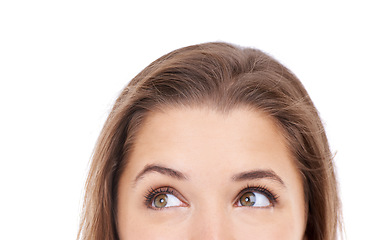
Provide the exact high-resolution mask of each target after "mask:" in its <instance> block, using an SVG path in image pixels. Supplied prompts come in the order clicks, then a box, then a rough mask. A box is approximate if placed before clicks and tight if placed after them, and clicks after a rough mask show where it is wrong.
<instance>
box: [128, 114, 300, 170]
mask: <svg viewBox="0 0 370 240" xmlns="http://www.w3.org/2000/svg"><path fill="white" fill-rule="evenodd" d="M152 163H156V164H165V165H171V166H173V167H175V168H177V169H182V170H183V171H184V172H185V173H192V174H195V175H197V174H198V175H201V174H204V171H209V169H210V166H212V167H211V169H212V172H210V173H209V174H218V175H219V176H221V175H227V174H230V173H231V172H239V171H240V170H241V169H243V170H248V169H259V168H269V169H271V168H272V169H274V171H276V172H281V174H282V175H284V172H286V171H287V169H290V170H291V171H296V169H295V164H294V161H293V160H292V158H291V157H290V154H289V151H288V149H287V147H286V144H285V139H284V137H283V135H282V133H281V131H280V129H279V128H278V127H277V126H276V124H275V123H274V121H273V119H272V118H271V117H269V116H267V115H265V114H264V113H262V112H259V111H256V110H251V109H247V108H237V109H234V110H231V111H230V112H229V113H227V114H224V113H219V112H217V111H214V110H210V109H207V108H175V109H173V108H168V109H164V110H163V111H161V112H152V113H150V114H149V115H148V116H147V118H146V120H145V122H144V123H143V125H142V126H141V129H140V130H139V132H138V135H137V136H136V140H135V143H134V147H133V151H132V154H131V156H130V159H129V162H128V167H129V168H130V169H134V171H135V172H138V171H140V169H141V168H143V167H144V166H145V165H147V164H152ZM207 169H208V170H207Z"/></svg>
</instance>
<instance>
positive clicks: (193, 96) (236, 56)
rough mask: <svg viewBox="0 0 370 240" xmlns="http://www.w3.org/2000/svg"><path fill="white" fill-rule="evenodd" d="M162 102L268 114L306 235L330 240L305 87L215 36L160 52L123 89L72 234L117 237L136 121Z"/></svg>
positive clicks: (331, 219) (332, 188)
mask: <svg viewBox="0 0 370 240" xmlns="http://www.w3.org/2000/svg"><path fill="white" fill-rule="evenodd" d="M164 106H172V107H183V106H208V107H211V108H213V109H215V110H217V111H220V112H227V111H230V110H232V109H233V108H237V107H238V106H239V107H240V106H249V107H252V108H253V109H256V110H259V111H262V112H264V113H266V114H268V115H269V116H272V117H273V118H274V120H275V122H276V124H277V125H278V126H279V127H280V129H281V130H282V132H283V134H284V136H285V138H286V140H287V143H288V147H289V150H290V153H291V154H292V156H293V157H294V159H295V163H296V166H297V168H298V169H299V171H300V173H301V176H302V181H303V185H304V186H303V187H304V193H305V202H306V206H305V209H306V215H307V225H306V232H305V236H306V238H307V239H313V240H333V239H336V238H337V227H338V224H340V221H339V219H340V201H339V198H338V191H337V181H336V177H335V172H334V167H333V162H332V154H331V152H330V148H329V144H328V140H327V137H326V134H325V131H324V127H323V125H322V122H321V120H320V117H319V114H318V112H317V110H316V108H315V106H314V104H313V103H312V101H311V99H310V97H309V95H308V93H307V92H306V90H305V88H304V87H303V85H302V84H301V82H300V81H299V80H298V79H297V77H296V76H295V75H294V74H293V73H291V72H290V71H289V70H288V69H287V68H286V67H284V66H283V65H281V64H280V63H279V62H277V61H276V60H275V59H273V58H272V57H270V56H268V55H267V54H265V53H263V52H261V51H259V50H256V49H251V48H242V47H238V46H234V45H231V44H227V43H218V42H215V43H205V44H199V45H194V46H189V47H185V48H181V49H178V50H175V51H173V52H171V53H168V54H166V55H164V56H162V57H161V58H159V59H157V60H156V61H154V62H153V63H151V64H150V65H149V66H148V67H146V68H145V69H144V70H143V71H142V72H140V73H139V74H138V75H137V76H136V77H135V78H134V79H133V80H132V81H131V82H130V83H129V84H128V85H127V86H126V87H125V88H124V90H123V91H122V93H121V94H120V96H119V97H118V99H117V100H116V102H115V104H114V106H113V109H112V111H111V113H110V115H109V117H108V119H107V121H106V123H105V125H104V127H103V129H102V132H101V134H100V136H99V139H98V141H97V144H96V147H95V150H94V154H93V157H92V160H91V166H90V172H89V175H88V178H87V182H86V193H85V199H84V205H83V211H82V217H81V223H80V229H79V233H78V238H80V239H89V240H91V239H112V240H113V239H118V234H117V229H116V205H117V199H116V198H117V185H118V180H119V178H120V176H121V173H122V172H123V170H124V168H125V165H126V163H127V159H128V155H129V153H130V150H131V149H132V145H133V144H134V141H135V136H136V133H137V131H138V129H139V128H140V126H141V124H142V122H143V120H144V119H145V117H146V116H147V114H148V112H150V111H158V110H159V109H160V108H161V107H164Z"/></svg>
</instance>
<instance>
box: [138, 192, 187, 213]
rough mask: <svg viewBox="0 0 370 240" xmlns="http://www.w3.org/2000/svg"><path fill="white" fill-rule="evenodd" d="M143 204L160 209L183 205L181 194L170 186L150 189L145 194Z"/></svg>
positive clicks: (184, 204)
mask: <svg viewBox="0 0 370 240" xmlns="http://www.w3.org/2000/svg"><path fill="white" fill-rule="evenodd" d="M145 199H146V200H145V205H146V206H147V207H148V208H151V209H155V210H160V209H164V208H170V207H185V206H187V204H186V203H184V201H183V200H180V199H182V197H181V194H180V193H178V192H177V191H176V190H174V189H172V188H170V187H161V188H158V189H151V190H149V191H148V193H147V195H146V196H145Z"/></svg>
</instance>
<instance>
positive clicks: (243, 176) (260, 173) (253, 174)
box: [133, 164, 285, 187]
mask: <svg viewBox="0 0 370 240" xmlns="http://www.w3.org/2000/svg"><path fill="white" fill-rule="evenodd" d="M151 172H158V173H160V174H163V175H166V176H169V177H172V178H175V179H177V180H187V179H188V177H187V176H186V175H185V174H184V173H182V172H180V171H177V170H175V169H172V168H168V167H164V166H161V165H158V164H148V165H146V166H145V167H144V169H143V170H141V172H140V173H139V174H138V175H137V176H136V178H135V180H134V181H133V186H135V185H136V183H137V182H138V181H139V180H140V179H142V178H143V177H144V175H146V174H148V173H151ZM264 178H268V179H271V180H274V181H276V182H279V183H280V184H281V185H283V186H284V187H285V183H284V181H283V180H282V179H281V178H280V177H279V175H277V174H276V173H275V172H274V171H272V170H252V171H246V172H241V173H238V174H235V175H234V176H233V177H232V178H231V179H232V181H234V182H240V181H245V180H256V179H264Z"/></svg>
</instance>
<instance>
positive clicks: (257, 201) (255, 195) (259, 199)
mask: <svg viewBox="0 0 370 240" xmlns="http://www.w3.org/2000/svg"><path fill="white" fill-rule="evenodd" d="M277 198H278V197H277V196H276V195H274V194H272V193H271V192H270V191H269V190H267V189H266V188H264V187H250V188H247V189H245V190H243V191H242V192H241V194H240V195H239V197H238V198H237V201H236V203H235V205H236V206H237V207H262V208H263V207H271V206H274V204H275V203H277Z"/></svg>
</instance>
